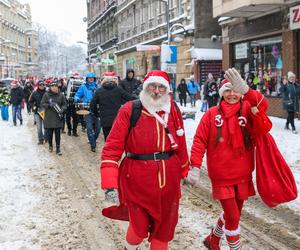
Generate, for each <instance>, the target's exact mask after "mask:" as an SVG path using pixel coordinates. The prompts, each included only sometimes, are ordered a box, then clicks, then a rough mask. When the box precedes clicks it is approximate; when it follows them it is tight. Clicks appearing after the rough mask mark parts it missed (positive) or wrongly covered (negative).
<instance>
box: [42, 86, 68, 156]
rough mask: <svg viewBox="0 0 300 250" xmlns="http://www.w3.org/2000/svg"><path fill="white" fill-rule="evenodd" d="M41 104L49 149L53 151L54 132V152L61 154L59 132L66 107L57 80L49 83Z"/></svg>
mask: <svg viewBox="0 0 300 250" xmlns="http://www.w3.org/2000/svg"><path fill="white" fill-rule="evenodd" d="M41 106H42V107H43V108H44V109H45V119H44V126H45V128H46V129H47V135H48V143H49V151H50V152H52V151H53V143H52V140H53V132H54V133H55V142H56V154H58V155H62V153H61V151H60V132H61V128H62V127H63V120H62V118H63V114H64V111H65V110H66V109H67V102H66V98H65V96H64V95H63V94H62V93H60V92H59V89H58V85H57V82H53V83H51V85H50V89H49V92H46V93H45V94H44V96H43V98H42V101H41Z"/></svg>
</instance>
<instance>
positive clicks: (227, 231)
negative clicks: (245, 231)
mask: <svg viewBox="0 0 300 250" xmlns="http://www.w3.org/2000/svg"><path fill="white" fill-rule="evenodd" d="M223 231H224V233H225V234H226V235H227V236H236V235H239V234H240V232H241V228H240V226H238V228H237V229H235V230H227V229H226V228H225V227H223Z"/></svg>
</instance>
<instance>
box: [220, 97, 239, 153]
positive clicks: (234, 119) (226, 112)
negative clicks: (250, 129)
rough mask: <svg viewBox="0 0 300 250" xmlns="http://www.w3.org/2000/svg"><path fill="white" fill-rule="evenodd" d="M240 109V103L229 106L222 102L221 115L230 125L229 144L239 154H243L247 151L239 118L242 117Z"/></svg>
mask: <svg viewBox="0 0 300 250" xmlns="http://www.w3.org/2000/svg"><path fill="white" fill-rule="evenodd" d="M240 108H241V104H240V102H238V103H235V104H229V103H227V102H225V101H224V100H222V101H221V103H220V110H221V115H222V117H224V118H225V120H226V122H227V124H228V135H229V141H228V144H229V145H230V146H231V147H232V148H233V149H234V150H236V151H237V152H242V151H244V149H245V145H244V139H243V132H242V128H241V126H240V125H239V120H238V117H239V116H240Z"/></svg>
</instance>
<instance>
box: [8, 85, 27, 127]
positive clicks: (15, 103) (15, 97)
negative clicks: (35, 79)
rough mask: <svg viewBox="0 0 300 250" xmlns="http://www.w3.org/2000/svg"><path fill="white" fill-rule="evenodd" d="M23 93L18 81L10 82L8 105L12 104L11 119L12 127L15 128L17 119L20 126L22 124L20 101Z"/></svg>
mask: <svg viewBox="0 0 300 250" xmlns="http://www.w3.org/2000/svg"><path fill="white" fill-rule="evenodd" d="M23 97H24V92H23V89H22V87H21V86H20V83H19V82H18V81H12V82H11V91H10V101H9V102H10V103H11V104H12V117H13V123H14V126H17V118H18V119H19V120H20V125H22V124H23V119H22V107H21V104H22V100H23Z"/></svg>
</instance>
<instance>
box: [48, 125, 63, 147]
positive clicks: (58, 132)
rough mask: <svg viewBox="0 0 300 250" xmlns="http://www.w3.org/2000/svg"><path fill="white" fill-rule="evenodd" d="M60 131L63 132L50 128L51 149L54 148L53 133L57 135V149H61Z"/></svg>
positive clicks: (59, 129)
mask: <svg viewBox="0 0 300 250" xmlns="http://www.w3.org/2000/svg"><path fill="white" fill-rule="evenodd" d="M60 131H61V128H48V129H47V136H48V143H49V146H51V147H52V146H53V133H55V143H56V147H60Z"/></svg>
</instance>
